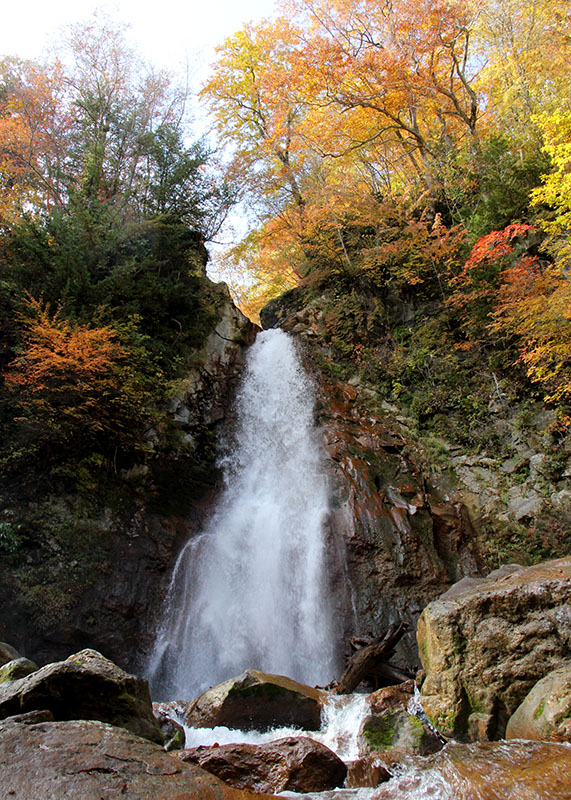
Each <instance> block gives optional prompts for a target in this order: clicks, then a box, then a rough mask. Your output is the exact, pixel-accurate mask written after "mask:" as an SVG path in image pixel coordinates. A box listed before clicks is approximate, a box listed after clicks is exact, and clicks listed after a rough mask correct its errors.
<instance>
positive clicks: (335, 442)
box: [261, 280, 571, 666]
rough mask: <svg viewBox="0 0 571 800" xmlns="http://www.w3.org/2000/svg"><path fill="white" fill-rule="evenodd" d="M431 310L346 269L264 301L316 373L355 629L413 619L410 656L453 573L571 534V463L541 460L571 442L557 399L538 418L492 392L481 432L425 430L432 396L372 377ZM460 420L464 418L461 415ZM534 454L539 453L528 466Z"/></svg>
mask: <svg viewBox="0 0 571 800" xmlns="http://www.w3.org/2000/svg"><path fill="white" fill-rule="evenodd" d="M430 311H431V309H427V308H422V306H421V307H418V304H417V305H416V307H415V304H414V303H413V302H410V303H406V302H404V301H403V299H402V298H401V299H397V298H386V297H385V298H383V297H380V296H379V293H378V292H377V291H375V290H374V288H373V287H371V286H370V285H367V284H366V282H365V283H363V282H361V284H360V283H359V281H352V282H351V283H350V285H349V288H347V287H343V283H342V282H341V281H340V280H336V281H334V282H330V283H329V284H327V282H324V283H323V285H322V286H319V285H317V286H313V287H312V286H311V285H307V286H305V287H299V288H297V289H293V290H291V291H290V292H288V293H286V294H285V295H282V297H280V298H277V299H276V300H273V301H272V302H271V303H270V304H269V305H267V306H266V307H265V308H264V309H262V312H261V320H262V325H263V326H264V327H275V326H279V327H281V328H283V329H284V330H286V331H289V332H291V333H292V334H293V335H294V336H296V338H297V339H298V341H299V342H300V344H301V346H302V350H303V352H304V354H305V359H306V363H307V367H308V369H309V370H310V371H311V372H312V374H313V375H314V376H315V380H316V383H317V387H318V397H319V408H318V419H319V424H320V425H321V427H322V430H323V435H324V440H325V446H326V449H327V452H328V455H329V460H328V464H329V472H330V476H331V484H332V487H333V496H334V507H333V510H332V516H331V526H332V537H331V541H332V542H334V541H335V540H337V539H338V538H339V537H337V536H335V535H334V534H335V533H338V534H340V535H341V538H342V540H343V541H344V542H345V548H346V564H347V566H346V573H345V574H344V575H342V574H339V575H338V576H337V582H336V585H337V587H338V589H337V595H336V599H337V603H338V606H339V607H340V608H343V615H344V619H345V620H346V628H347V630H346V636H349V635H350V634H357V635H358V636H366V635H373V636H378V635H379V634H381V633H382V632H383V630H384V629H386V627H387V626H388V625H389V624H390V623H393V622H398V621H405V622H408V623H409V625H410V627H409V632H408V633H407V635H406V636H405V637H404V638H403V639H402V640H401V642H400V643H399V645H398V646H397V657H396V660H397V661H398V662H400V664H401V665H402V666H414V665H419V659H418V651H417V646H416V641H415V630H416V623H417V620H418V617H419V615H420V613H421V611H422V609H423V608H424V607H425V606H426V605H427V603H429V602H430V601H431V600H433V599H435V598H436V597H438V596H439V595H440V594H442V593H443V592H445V591H446V590H447V589H448V588H449V587H450V585H451V584H452V583H454V582H455V581H458V580H460V579H461V578H463V577H465V576H476V575H479V574H484V575H485V574H487V573H488V572H489V571H490V569H491V568H493V567H494V566H497V563H498V562H499V563H501V562H502V561H506V560H513V561H517V562H518V563H523V564H526V563H534V562H535V560H537V558H538V555H539V553H538V552H537V551H536V550H534V547H535V545H536V542H537V541H538V540H539V541H540V542H541V546H542V547H544V548H545V549H546V555H564V554H565V553H566V548H567V547H568V544H567V543H566V537H565V534H564V531H565V529H566V525H567V524H568V523H569V512H570V509H569V499H570V497H571V495H570V493H569V492H568V486H567V489H566V488H565V487H566V485H567V483H566V479H565V476H564V475H562V474H560V475H559V479H558V480H557V479H556V480H555V481H554V480H551V481H550V480H547V479H546V477H545V473H546V472H547V470H546V469H545V468H544V469H543V470H541V464H544V467H545V466H546V465H547V462H548V460H549V458H550V456H549V455H548V452H549V449H550V448H551V450H552V451H554V450H555V452H556V457H557V458H559V459H561V458H563V460H564V459H565V457H569V455H571V453H567V449H566V448H567V447H568V443H567V445H565V444H564V446H563V447H562V448H561V450H562V452H560V451H558V450H557V445H556V443H555V441H554V440H553V438H552V437H551V435H550V434H549V432H548V431H547V427H548V424H547V423H548V417H549V414H550V412H549V411H546V409H545V408H543V407H541V408H538V409H537V411H536V412H535V416H534V415H533V414H532V415H531V417H532V423H531V425H530V429H529V430H528V431H525V430H522V428H521V426H520V427H517V426H514V425H513V424H512V422H511V421H510V419H509V415H508V413H507V412H506V411H505V409H504V408H502V409H501V411H499V409H498V402H497V397H494V396H493V394H492V396H491V397H490V407H489V411H488V422H487V430H486V429H485V427H486V426H484V430H478V432H477V436H478V437H479V439H478V441H477V442H476V443H473V444H471V446H468V445H466V443H463V444H462V443H459V442H458V441H455V439H454V436H453V435H451V436H450V438H449V439H448V440H446V437H445V436H444V435H443V436H438V437H436V436H434V435H426V434H424V435H423V433H422V430H421V426H420V425H419V423H418V419H419V416H421V414H422V411H423V410H422V409H421V412H420V414H419V413H416V415H414V414H413V413H412V412H411V410H410V408H407V407H406V405H404V406H401V407H400V408H399V406H398V405H397V404H395V402H394V401H393V400H392V399H391V398H388V397H387V392H386V390H385V387H384V386H383V384H382V379H381V380H378V379H377V380H374V379H373V380H372V379H371V374H374V375H379V374H381V375H382V373H383V370H385V371H388V362H389V358H390V355H389V353H390V350H391V338H392V335H393V332H394V331H395V329H396V328H398V326H403V325H404V326H407V327H410V329H412V328H413V326H414V324H415V317H418V316H419V314H420V315H421V316H426V315H429V314H430ZM367 351H368V352H369V353H370V352H373V351H374V353H375V358H376V360H377V363H376V364H375V370H374V372H373V370H371V368H370V365H366V364H364V363H363V362H364V357H363V356H364V354H365V353H366V352H367ZM385 359H386V360H385ZM450 380H451V381H452V382H453V381H454V375H453V374H452V375H451V376H450ZM436 391H437V389H435V392H436ZM517 411H518V409H517V406H515V407H514V408H512V409H511V410H510V412H509V413H511V414H512V416H515V415H516V414H517ZM426 413H427V416H430V414H431V411H430V406H429V405H428V404H427V409H426ZM414 416H416V418H413V417H414ZM449 422H450V429H451V431H452V430H453V424H454V420H453V418H452V415H451V417H450V420H449ZM469 425H470V423H468V426H469ZM474 427H476V426H475V424H474ZM498 431H500V432H501V433H498ZM502 437H503V439H502ZM474 438H476V434H475V435H474ZM498 441H499V442H500V443H501V444H503V442H504V441H505V442H507V444H505V447H506V449H508V447H509V448H512V452H513V453H514V455H513V456H512V458H511V459H508V458H502V457H501V455H500V454H499V453H498V450H499V447H498V446H497V444H496V443H497V442H498ZM435 445H436V446H435ZM534 448H535V449H534ZM566 453H567V456H566V455H565V454H566ZM514 464H518V465H519V468H518V469H514V468H513V465H514ZM522 464H529V465H530V467H529V471H527V472H526V473H525V475H522V472H521V465H522ZM534 464H535V465H536V466H537V467H539V469H540V471H541V472H542V473H543V474H542V475H540V474H539V473H538V471H537V469H535V470H534V467H533V465H534ZM570 464H571V459H570ZM564 471H565V470H564V469H563V470H562V472H564ZM523 478H525V480H524V479H523ZM566 520H567V522H566ZM538 531H540V532H541V533H538ZM506 543H507V544H506ZM550 548H551V549H550ZM541 555H543V554H541ZM541 555H540V557H541ZM543 557H545V555H543ZM496 558H497V559H498V561H497V562H496V561H495V559H496ZM348 587H349V593H347V588H348Z"/></svg>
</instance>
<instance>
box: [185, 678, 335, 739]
mask: <svg viewBox="0 0 571 800" xmlns="http://www.w3.org/2000/svg"><path fill="white" fill-rule="evenodd" d="M322 696H323V695H322V693H321V692H320V691H319V690H318V689H313V688H311V687H310V686H305V685H304V684H302V683H297V681H293V680H290V678H285V677H283V676H282V675H268V674H266V673H263V672H258V670H255V669H249V670H246V672H244V673H243V674H242V675H240V676H239V677H237V678H232V679H231V680H228V681H224V683H220V684H218V686H214V687H213V688H212V689H209V690H208V691H206V692H204V694H202V695H200V697H198V698H197V699H196V700H193V701H192V702H191V703H190V704H189V706H188V708H187V710H186V713H185V722H186V724H187V725H190V726H192V727H195V728H215V727H217V726H218V725H224V726H226V727H227V728H239V729H241V730H267V729H269V728H274V727H282V728H283V727H295V728H301V729H302V730H306V731H316V730H319V728H320V727H321V700H322Z"/></svg>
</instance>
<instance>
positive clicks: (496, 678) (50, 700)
mask: <svg viewBox="0 0 571 800" xmlns="http://www.w3.org/2000/svg"><path fill="white" fill-rule="evenodd" d="M570 609H571V558H566V559H559V560H557V561H553V562H548V563H545V564H543V565H539V566H537V567H531V568H525V569H524V568H516V567H511V568H509V569H504V570H501V571H499V572H498V573H496V574H495V575H494V574H492V575H491V576H489V577H488V578H486V579H470V580H469V581H461V582H459V583H458V584H456V585H455V586H454V587H453V589H452V590H450V591H449V592H447V593H446V594H445V595H443V596H442V597H441V598H440V599H439V600H437V601H434V602H433V603H431V604H429V606H428V607H427V608H426V609H425V610H424V612H423V615H422V617H421V621H420V624H419V630H418V636H419V645H420V652H421V654H422V658H423V664H424V670H425V674H423V673H422V672H421V673H420V674H419V676H418V677H417V681H408V682H405V683H403V684H399V685H396V686H391V687H385V688H382V689H380V690H378V691H376V692H373V693H370V694H366V693H360V694H355V695H352V696H335V695H331V694H330V693H329V692H326V691H324V690H321V689H315V688H313V687H307V686H304V685H303V684H299V683H296V682H295V681H291V680H289V679H287V678H285V677H283V676H272V675H266V674H264V673H260V672H257V671H255V670H247V671H246V672H245V673H244V674H243V675H241V676H238V677H237V678H233V679H230V680H228V681H225V682H224V683H223V684H220V685H219V686H216V687H214V688H213V689H210V690H208V691H207V692H205V693H204V694H203V695H202V696H201V697H200V698H196V699H194V700H192V701H190V702H188V701H186V702H182V701H177V702H172V703H168V704H162V705H161V706H158V705H156V704H155V705H154V706H153V704H152V702H151V697H150V695H149V690H148V686H147V684H146V682H145V681H144V680H142V679H140V678H137V677H135V676H133V675H129V674H128V673H126V672H124V671H123V670H121V669H120V668H119V667H117V666H116V665H115V664H113V663H112V662H110V661H109V660H107V659H106V658H105V657H104V656H102V655H101V654H100V653H97V652H96V651H93V650H84V651H81V652H79V653H76V654H74V655H72V656H70V657H69V658H67V659H65V660H64V661H61V662H57V663H54V664H48V665H46V666H44V667H41V668H38V667H37V666H36V665H35V664H34V663H33V662H30V661H28V660H27V659H25V658H23V657H22V656H21V655H20V654H19V653H17V652H16V651H15V650H14V649H13V648H11V647H10V646H7V645H6V646H5V645H2V646H1V647H0V661H1V662H2V664H1V665H0V681H1V682H0V719H1V722H0V759H1V761H2V764H3V768H2V781H3V782H2V791H3V795H2V796H5V797H10V798H15V799H16V800H30V798H36V797H37V798H40V797H41V798H47V799H48V800H49V799H50V798H53V800H56V798H61V797H70V798H82V800H90V798H94V800H95V798H97V800H100V798H101V797H105V798H107V797H110V798H114V797H125V796H127V797H131V798H149V799H150V798H153V799H154V798H157V799H159V798H160V799H161V800H162V798H165V800H166V798H170V799H171V800H172V798H175V797H176V798H179V799H180V800H183V798H212V799H213V800H214V798H229V800H231V799H232V798H241V799H242V800H247V799H248V798H253V797H264V796H275V795H276V794H278V793H280V794H281V795H282V796H285V797H307V798H321V800H329V798H359V800H365V799H366V798H367V799H369V800H393V798H394V799H395V800H396V798H399V800H421V798H426V797H433V798H437V800H448V799H450V800H452V798H454V800H476V798H486V800H496V798H497V800H504V799H506V800H507V798H513V797H518V798H522V800H532V799H533V800H535V799H536V798H537V799H538V800H539V799H541V800H565V798H571V781H570V780H569V777H568V776H569V774H571V744H570V742H571V658H570V654H571V648H570V643H571V613H570ZM418 683H422V688H421V693H420V697H419V695H418V691H417V684H418ZM419 700H420V703H422V705H423V706H424V711H422V710H421V709H420V706H419ZM435 728H439V729H440V730H439V731H437V730H435ZM183 732H184V733H185V735H183ZM442 733H444V734H445V736H444V737H443V736H442ZM452 737H453V738H452ZM504 737H505V738H504ZM446 739H449V741H447V743H444V742H445V741H446ZM461 740H463V741H461Z"/></svg>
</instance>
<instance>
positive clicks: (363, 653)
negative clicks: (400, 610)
mask: <svg viewBox="0 0 571 800" xmlns="http://www.w3.org/2000/svg"><path fill="white" fill-rule="evenodd" d="M407 628H408V624H407V623H406V622H401V623H399V624H398V625H391V627H390V628H389V629H388V630H387V632H386V633H385V635H384V636H383V637H382V638H381V639H377V640H376V641H374V642H373V643H372V644H369V645H366V646H365V647H362V648H361V649H359V650H357V651H356V652H355V653H353V655H352V656H351V658H350V659H349V664H348V666H347V669H346V670H345V672H344V673H343V675H342V676H341V677H340V678H339V681H338V683H337V685H336V686H335V687H334V688H333V690H332V691H333V694H349V693H350V692H353V691H354V690H355V689H356V688H357V686H358V685H359V684H360V683H361V681H362V680H364V679H365V678H367V677H368V676H370V675H378V674H379V673H380V674H383V672H385V674H386V672H389V673H392V674H394V673H395V672H398V670H397V669H396V667H393V666H392V665H390V664H386V662H387V661H388V660H389V658H390V657H391V656H392V655H393V651H394V647H395V645H396V644H397V643H398V642H399V641H400V639H401V638H402V637H403V636H404V634H405V633H406V631H407ZM384 667H387V668H388V669H386V670H385V669H384ZM395 677H396V675H395ZM405 679H406V678H405Z"/></svg>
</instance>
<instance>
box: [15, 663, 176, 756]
mask: <svg viewBox="0 0 571 800" xmlns="http://www.w3.org/2000/svg"><path fill="white" fill-rule="evenodd" d="M31 711H50V712H51V713H52V715H53V717H54V719H56V720H68V719H96V720H100V721H102V722H109V723H111V724H113V725H117V726H119V727H122V728H125V729H126V730H128V731H131V733H134V734H136V735H137V736H142V737H143V738H145V739H149V740H150V741H153V742H158V743H159V744H161V745H162V744H163V735H162V733H161V730H160V728H159V725H158V722H157V720H156V719H155V717H154V715H153V709H152V705H151V698H150V695H149V689H148V686H147V682H146V681H143V680H141V679H140V678H136V677H135V676H134V675H128V674H127V673H126V672H123V670H122V669H120V668H119V667H117V666H116V665H115V664H113V663H112V662H111V661H108V660H107V659H106V658H104V657H103V656H102V655H101V654H100V653H97V652H95V651H94V650H83V651H82V652H80V653H76V654H75V655H73V656H70V657H69V658H68V659H66V660H65V661H61V662H58V663H56V664H48V665H47V666H45V667H42V668H41V669H39V670H37V671H36V672H33V673H32V674H31V675H28V676H27V677H25V678H21V679H19V680H14V681H10V682H8V683H4V684H2V685H0V719H5V718H6V717H11V716H14V715H18V714H22V713H27V712H31Z"/></svg>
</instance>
